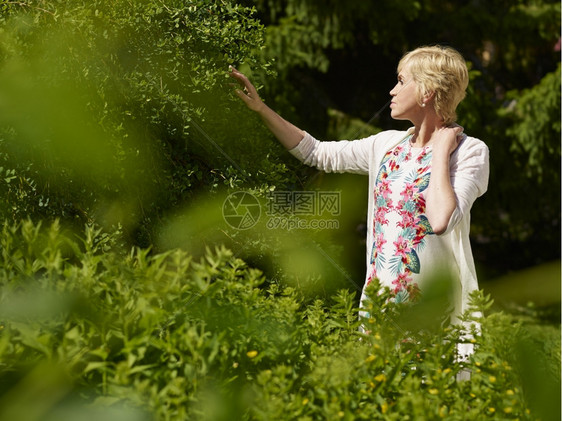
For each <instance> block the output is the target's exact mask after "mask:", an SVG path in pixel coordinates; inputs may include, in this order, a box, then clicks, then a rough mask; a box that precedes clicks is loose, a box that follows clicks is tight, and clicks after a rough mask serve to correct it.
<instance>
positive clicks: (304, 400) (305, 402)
mask: <svg viewBox="0 0 562 421" xmlns="http://www.w3.org/2000/svg"><path fill="white" fill-rule="evenodd" d="M308 402H309V401H308V398H304V399H303V400H302V404H303V406H304V405H306V404H307V403H308Z"/></svg>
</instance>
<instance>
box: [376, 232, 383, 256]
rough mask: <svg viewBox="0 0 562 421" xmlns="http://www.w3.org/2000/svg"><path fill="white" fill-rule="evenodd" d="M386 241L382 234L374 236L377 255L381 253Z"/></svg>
mask: <svg viewBox="0 0 562 421" xmlns="http://www.w3.org/2000/svg"><path fill="white" fill-rule="evenodd" d="M385 243H386V240H385V239H384V234H382V233H381V234H377V235H376V236H375V244H376V246H377V253H382V246H384V245H385Z"/></svg>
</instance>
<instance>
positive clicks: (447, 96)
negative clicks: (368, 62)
mask: <svg viewBox="0 0 562 421" xmlns="http://www.w3.org/2000/svg"><path fill="white" fill-rule="evenodd" d="M406 66H409V71H410V73H411V75H412V78H413V79H414V81H415V82H416V84H417V85H418V103H419V104H420V105H421V103H422V98H423V96H424V95H426V94H429V93H431V92H433V93H434V94H435V96H434V98H433V104H434V108H435V112H436V113H437V115H438V116H439V117H441V118H442V119H443V123H444V124H445V125H450V124H452V123H454V122H455V121H456V119H457V113H456V112H455V110H456V109H457V106H458V105H459V103H460V102H461V101H462V100H463V99H464V97H465V96H466V88H467V87H468V69H467V67H466V62H465V61H464V58H463V57H462V55H461V54H460V53H459V52H458V51H457V50H455V49H453V48H451V47H444V46H439V45H436V46H429V47H420V48H417V49H415V50H413V51H410V52H409V53H406V54H405V55H404V56H403V57H402V59H401V60H400V63H398V73H400V72H401V71H402V69H404V68H405V67H406Z"/></svg>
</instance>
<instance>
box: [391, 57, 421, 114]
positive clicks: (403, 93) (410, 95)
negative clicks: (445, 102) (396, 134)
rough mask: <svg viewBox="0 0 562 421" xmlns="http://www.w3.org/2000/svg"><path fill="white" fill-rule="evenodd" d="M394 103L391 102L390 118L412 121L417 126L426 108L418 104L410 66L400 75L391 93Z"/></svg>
mask: <svg viewBox="0 0 562 421" xmlns="http://www.w3.org/2000/svg"><path fill="white" fill-rule="evenodd" d="M390 95H391V96H392V101H391V102H390V116H391V117H392V118H394V119H395V120H410V121H411V122H413V123H414V124H415V121H417V120H418V117H419V116H420V115H421V114H422V113H423V111H424V108H422V107H420V105H419V104H418V101H417V98H418V89H417V84H416V82H415V81H414V79H413V77H412V75H411V73H410V69H409V66H408V65H406V66H404V68H403V69H402V71H400V73H398V82H397V83H396V86H395V87H394V88H393V89H392V90H391V91H390Z"/></svg>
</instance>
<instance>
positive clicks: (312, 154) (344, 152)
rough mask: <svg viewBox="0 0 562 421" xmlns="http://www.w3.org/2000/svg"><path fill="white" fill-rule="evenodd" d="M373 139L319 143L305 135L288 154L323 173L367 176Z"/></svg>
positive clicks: (371, 137) (373, 137)
mask: <svg viewBox="0 0 562 421" xmlns="http://www.w3.org/2000/svg"><path fill="white" fill-rule="evenodd" d="M375 138H376V136H370V137H367V138H364V139H359V140H351V141H350V140H339V141H334V142H320V141H319V140H317V139H315V138H314V137H312V136H311V135H310V134H308V133H305V136H304V137H303V139H302V140H301V141H300V143H299V144H298V145H297V146H295V147H294V148H293V149H290V150H289V152H290V153H291V154H292V155H293V156H295V157H296V158H297V159H299V160H300V161H301V162H303V163H304V164H306V165H309V166H311V167H316V168H318V169H319V170H322V171H325V172H350V173H355V174H368V173H369V163H370V161H371V153H372V149H373V142H374V141H375Z"/></svg>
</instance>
